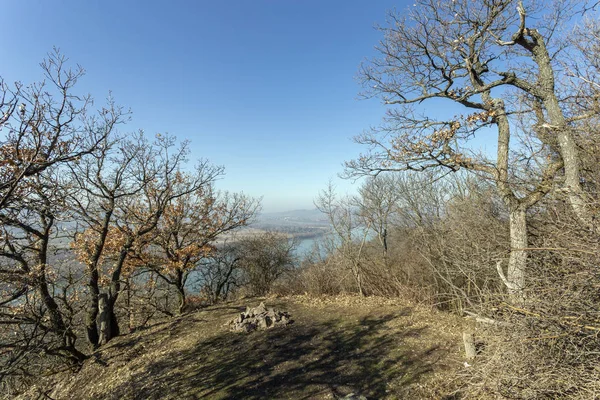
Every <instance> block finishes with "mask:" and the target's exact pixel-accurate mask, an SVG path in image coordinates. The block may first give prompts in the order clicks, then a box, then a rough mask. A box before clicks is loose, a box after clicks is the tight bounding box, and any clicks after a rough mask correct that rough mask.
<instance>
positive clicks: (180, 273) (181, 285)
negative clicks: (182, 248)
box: [175, 270, 186, 315]
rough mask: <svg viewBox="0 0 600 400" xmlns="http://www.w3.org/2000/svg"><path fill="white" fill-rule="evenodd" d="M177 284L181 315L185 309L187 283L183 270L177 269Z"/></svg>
mask: <svg viewBox="0 0 600 400" xmlns="http://www.w3.org/2000/svg"><path fill="white" fill-rule="evenodd" d="M175 283H176V286H177V299H178V300H179V308H178V313H179V315H181V314H183V312H184V310H185V301H186V298H185V287H184V286H185V283H184V280H183V271H180V270H178V271H177V281H176V282H175Z"/></svg>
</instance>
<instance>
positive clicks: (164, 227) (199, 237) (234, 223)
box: [149, 180, 260, 313]
mask: <svg viewBox="0 0 600 400" xmlns="http://www.w3.org/2000/svg"><path fill="white" fill-rule="evenodd" d="M187 185H188V183H187V182H186V180H184V181H183V186H187ZM259 207H260V203H259V201H257V200H255V199H252V198H250V197H248V196H245V195H243V194H237V193H234V194H230V193H227V192H222V193H218V192H216V191H215V190H214V188H213V182H206V184H205V185H204V186H202V187H200V188H198V189H197V190H196V191H195V192H193V193H187V194H186V195H184V196H181V197H178V198H176V199H173V200H172V201H171V202H170V203H169V204H168V205H167V207H166V209H165V213H164V215H163V217H162V219H161V221H160V222H159V224H158V227H157V233H156V238H155V239H154V240H153V241H152V245H153V246H152V248H150V249H149V250H150V252H151V253H154V256H153V257H152V268H153V270H154V271H155V272H156V273H157V274H158V276H159V277H161V278H162V279H164V280H165V281H166V282H167V283H168V284H170V285H173V286H174V287H175V288H176V289H177V294H178V297H179V313H181V312H183V310H184V308H185V305H186V290H185V287H186V282H187V280H188V277H189V275H190V273H192V272H193V271H195V270H196V269H197V268H198V264H199V262H200V261H201V260H202V259H204V258H207V257H210V256H211V254H212V253H214V252H215V251H216V250H217V249H216V247H215V242H216V241H217V240H218V239H219V238H221V237H222V236H223V235H224V234H225V233H227V232H232V231H235V230H237V229H239V228H241V227H243V226H247V225H248V224H249V223H251V222H252V220H253V219H254V217H255V216H256V213H257V212H258V210H259ZM155 249H157V250H158V251H155ZM217 289H218V290H216V292H217V293H216V296H218V295H219V294H220V292H221V290H222V288H220V289H219V288H217Z"/></svg>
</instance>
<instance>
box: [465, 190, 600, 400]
mask: <svg viewBox="0 0 600 400" xmlns="http://www.w3.org/2000/svg"><path fill="white" fill-rule="evenodd" d="M530 233H531V241H532V243H531V245H530V247H531V249H532V250H530V254H529V262H528V271H527V272H528V288H527V290H526V292H525V298H524V299H523V300H522V301H520V302H518V303H515V302H512V303H511V301H509V299H506V298H501V297H499V296H496V297H495V300H494V301H493V302H489V303H486V304H483V305H482V311H483V312H485V313H487V314H488V315H490V316H492V317H493V318H494V319H496V320H497V321H500V322H501V323H502V325H496V326H485V327H484V329H483V330H482V331H481V334H480V336H481V337H482V338H483V340H484V341H485V342H486V348H485V351H484V353H483V354H482V355H481V357H480V359H479V360H478V361H477V363H476V365H475V366H474V368H473V370H472V375H471V377H470V378H471V380H470V383H471V385H470V386H469V387H468V388H467V390H466V391H467V393H469V394H471V395H473V396H475V397H479V396H483V394H485V393H496V394H500V395H502V396H504V397H506V398H511V399H556V398H569V399H593V398H598V397H599V396H600V352H599V351H598V349H600V310H599V309H598V304H600V291H599V290H598V288H599V287H600V270H599V269H598V266H599V265H600V263H599V256H600V243H599V240H598V237H597V235H596V234H595V233H593V232H589V231H587V230H586V229H583V228H581V226H580V224H579V222H578V221H577V219H576V217H575V216H574V215H573V214H572V213H571V211H570V208H569V207H567V206H566V205H565V203H564V202H563V201H562V199H560V197H558V196H556V197H550V198H549V199H547V201H545V203H544V204H543V205H541V206H540V207H539V208H538V209H537V210H536V213H535V214H533V215H532V216H531V224H530Z"/></svg>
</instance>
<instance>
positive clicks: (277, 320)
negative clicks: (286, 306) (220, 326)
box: [225, 303, 294, 332]
mask: <svg viewBox="0 0 600 400" xmlns="http://www.w3.org/2000/svg"><path fill="white" fill-rule="evenodd" d="M293 322H294V321H293V320H292V319H291V318H290V315H289V314H288V313H287V312H285V311H277V310H274V309H273V308H267V307H265V304H264V303H260V305H259V306H258V307H254V308H250V307H246V311H244V312H242V313H240V315H239V316H237V317H236V318H234V319H233V320H231V321H229V322H227V323H226V324H225V325H226V326H227V327H229V330H230V331H233V332H252V331H255V330H265V329H271V328H273V327H275V326H285V325H289V324H291V323H293Z"/></svg>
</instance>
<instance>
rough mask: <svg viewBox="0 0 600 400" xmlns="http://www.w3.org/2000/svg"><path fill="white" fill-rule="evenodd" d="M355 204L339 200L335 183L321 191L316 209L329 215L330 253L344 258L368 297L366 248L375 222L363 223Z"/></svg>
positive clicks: (316, 201)
mask: <svg viewBox="0 0 600 400" xmlns="http://www.w3.org/2000/svg"><path fill="white" fill-rule="evenodd" d="M353 203H354V202H353V201H352V200H351V199H350V198H341V199H339V198H338V197H337V194H336V192H335V187H334V186H333V184H332V183H329V186H328V187H327V189H325V190H323V191H321V193H319V195H318V196H317V198H316V199H315V206H316V207H317V209H318V210H319V211H321V212H322V213H323V214H325V215H326V216H327V218H328V220H329V224H330V227H331V246H330V249H329V250H330V251H329V253H330V254H332V255H335V254H337V255H339V256H340V257H341V260H342V263H343V264H344V265H345V267H346V269H348V270H349V271H351V273H352V276H353V278H354V280H355V282H356V288H357V290H358V293H359V294H360V295H361V296H364V295H365V291H364V283H363V278H364V277H363V265H362V264H363V262H364V260H363V256H364V253H363V249H364V247H365V244H366V242H367V238H368V234H369V231H370V230H371V225H370V224H371V223H372V221H370V220H366V221H365V219H362V220H361V218H360V216H359V215H358V214H357V211H358V210H357V207H356V206H355V205H354V204H353ZM362 222H366V223H367V225H366V226H364V225H362Z"/></svg>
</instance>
